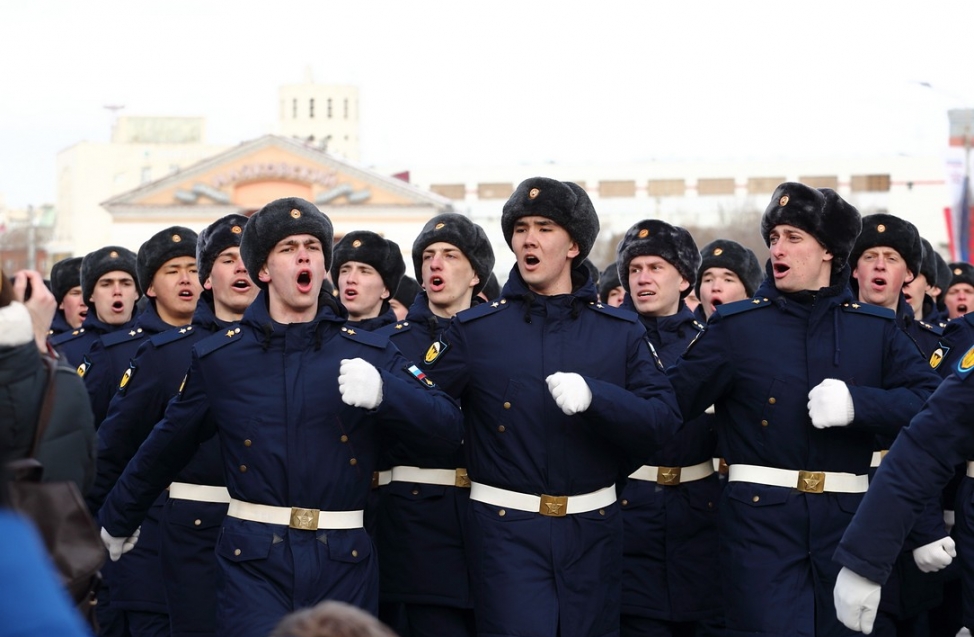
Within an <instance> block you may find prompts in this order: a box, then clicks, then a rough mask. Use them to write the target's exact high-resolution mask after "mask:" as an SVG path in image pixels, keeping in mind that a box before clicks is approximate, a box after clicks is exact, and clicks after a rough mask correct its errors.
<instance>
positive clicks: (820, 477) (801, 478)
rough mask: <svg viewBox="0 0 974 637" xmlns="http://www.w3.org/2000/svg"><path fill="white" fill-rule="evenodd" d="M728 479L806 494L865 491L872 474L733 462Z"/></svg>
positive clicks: (729, 480)
mask: <svg viewBox="0 0 974 637" xmlns="http://www.w3.org/2000/svg"><path fill="white" fill-rule="evenodd" d="M727 481H728V482H754V483H757V484H766V485H768V486H772V487H786V488H789V489H798V490H799V491H801V492H803V493H823V492H829V493H865V492H866V489H867V488H869V476H865V475H862V476H857V475H855V474H853V473H837V472H834V471H829V472H825V471H793V470H791V469H775V468H773V467H759V466H757V465H752V464H732V465H731V466H730V473H729V474H728V476H727Z"/></svg>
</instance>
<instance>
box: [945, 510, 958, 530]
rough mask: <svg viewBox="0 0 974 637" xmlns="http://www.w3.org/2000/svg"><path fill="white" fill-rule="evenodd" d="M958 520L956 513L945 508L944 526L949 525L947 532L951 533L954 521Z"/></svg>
mask: <svg viewBox="0 0 974 637" xmlns="http://www.w3.org/2000/svg"><path fill="white" fill-rule="evenodd" d="M956 521H957V517H956V514H955V513H954V512H953V511H951V510H950V509H944V526H946V527H947V532H948V533H950V532H951V531H952V530H953V529H954V523H955V522H956Z"/></svg>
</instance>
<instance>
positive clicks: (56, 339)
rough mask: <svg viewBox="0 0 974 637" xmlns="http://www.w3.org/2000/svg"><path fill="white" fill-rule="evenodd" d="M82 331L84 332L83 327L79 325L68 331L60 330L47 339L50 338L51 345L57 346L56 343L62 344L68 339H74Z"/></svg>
mask: <svg viewBox="0 0 974 637" xmlns="http://www.w3.org/2000/svg"><path fill="white" fill-rule="evenodd" d="M84 333H85V328H83V327H79V328H78V329H76V330H71V331H70V332H61V333H60V334H58V335H57V336H52V337H51V338H50V339H48V340H50V342H51V345H54V346H55V347H57V346H58V345H63V344H65V343H67V342H68V341H73V340H74V339H76V338H78V337H79V336H81V335H82V334H84Z"/></svg>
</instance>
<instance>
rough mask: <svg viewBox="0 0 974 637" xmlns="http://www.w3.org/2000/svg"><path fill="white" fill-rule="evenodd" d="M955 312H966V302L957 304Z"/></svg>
mask: <svg viewBox="0 0 974 637" xmlns="http://www.w3.org/2000/svg"><path fill="white" fill-rule="evenodd" d="M957 313H958V314H967V304H966V303H961V304H960V305H958V306H957Z"/></svg>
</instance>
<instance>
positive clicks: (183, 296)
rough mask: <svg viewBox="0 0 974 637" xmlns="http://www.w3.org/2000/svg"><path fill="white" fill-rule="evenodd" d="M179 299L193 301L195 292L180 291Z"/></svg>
mask: <svg viewBox="0 0 974 637" xmlns="http://www.w3.org/2000/svg"><path fill="white" fill-rule="evenodd" d="M179 298H181V299H184V300H187V301H189V300H192V298H193V291H192V290H180V291H179Z"/></svg>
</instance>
